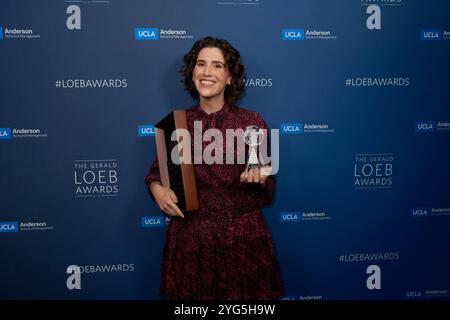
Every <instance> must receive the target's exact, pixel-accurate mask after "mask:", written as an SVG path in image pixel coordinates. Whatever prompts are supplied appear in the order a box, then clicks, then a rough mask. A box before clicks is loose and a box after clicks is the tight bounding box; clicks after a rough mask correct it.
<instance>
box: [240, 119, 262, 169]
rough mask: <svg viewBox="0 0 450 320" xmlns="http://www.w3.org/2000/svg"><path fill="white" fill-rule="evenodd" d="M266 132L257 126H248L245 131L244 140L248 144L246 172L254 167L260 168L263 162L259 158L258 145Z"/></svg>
mask: <svg viewBox="0 0 450 320" xmlns="http://www.w3.org/2000/svg"><path fill="white" fill-rule="evenodd" d="M263 138H264V132H263V131H262V130H261V129H260V128H259V127H258V126H257V125H252V126H248V127H247V128H246V129H245V132H244V142H245V143H246V144H247V145H248V160H247V165H246V166H245V172H248V170H250V169H253V168H259V167H260V166H261V163H260V162H259V160H258V146H259V145H260V144H261V143H262V141H263Z"/></svg>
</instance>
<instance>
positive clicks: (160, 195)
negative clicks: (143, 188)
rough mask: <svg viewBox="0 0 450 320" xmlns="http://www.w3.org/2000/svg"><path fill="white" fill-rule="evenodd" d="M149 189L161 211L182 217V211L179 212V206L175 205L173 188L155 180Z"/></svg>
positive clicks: (175, 197)
mask: <svg viewBox="0 0 450 320" xmlns="http://www.w3.org/2000/svg"><path fill="white" fill-rule="evenodd" d="M150 191H151V192H152V194H153V197H154V198H155V201H156V203H157V204H158V206H159V208H160V209H161V210H162V211H164V212H165V213H167V214H168V215H169V216H171V217H181V218H184V215H183V212H181V210H180V208H178V206H177V205H176V203H177V202H178V199H177V196H176V195H175V192H173V190H171V189H169V188H166V187H164V186H162V185H161V183H159V182H158V181H155V182H153V183H152V184H151V185H150Z"/></svg>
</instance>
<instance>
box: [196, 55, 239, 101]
mask: <svg viewBox="0 0 450 320" xmlns="http://www.w3.org/2000/svg"><path fill="white" fill-rule="evenodd" d="M192 80H193V81H194V83H195V88H196V89H197V92H198V94H199V96H200V99H208V100H212V99H214V98H219V99H224V92H225V87H226V86H227V84H230V83H231V76H230V74H229V72H228V68H227V67H226V66H225V58H224V56H223V54H222V50H220V49H219V48H215V47H211V48H209V47H207V48H203V49H202V50H200V52H199V53H198V57H197V62H196V64H195V68H194V71H193V72H192Z"/></svg>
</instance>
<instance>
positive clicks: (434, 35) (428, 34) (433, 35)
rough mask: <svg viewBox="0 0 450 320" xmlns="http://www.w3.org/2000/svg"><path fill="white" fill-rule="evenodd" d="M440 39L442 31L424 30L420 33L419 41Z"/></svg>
mask: <svg viewBox="0 0 450 320" xmlns="http://www.w3.org/2000/svg"><path fill="white" fill-rule="evenodd" d="M441 39H442V30H439V29H424V30H421V31H420V40H431V41H439V40H441Z"/></svg>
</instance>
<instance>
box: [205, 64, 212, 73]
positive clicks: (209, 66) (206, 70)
mask: <svg viewBox="0 0 450 320" xmlns="http://www.w3.org/2000/svg"><path fill="white" fill-rule="evenodd" d="M203 74H204V75H211V65H207V66H205V68H204V69H203Z"/></svg>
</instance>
